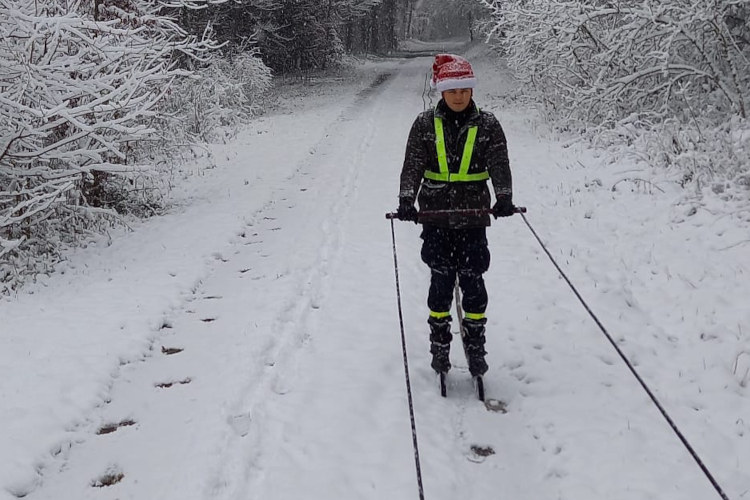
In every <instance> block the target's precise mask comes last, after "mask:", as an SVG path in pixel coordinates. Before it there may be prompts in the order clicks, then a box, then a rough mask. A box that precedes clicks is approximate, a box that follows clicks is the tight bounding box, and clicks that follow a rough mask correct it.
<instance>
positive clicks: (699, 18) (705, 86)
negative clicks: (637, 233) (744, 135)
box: [479, 0, 750, 173]
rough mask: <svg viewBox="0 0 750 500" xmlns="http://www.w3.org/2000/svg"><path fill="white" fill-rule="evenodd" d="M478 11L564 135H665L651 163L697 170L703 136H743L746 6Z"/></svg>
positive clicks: (703, 2) (632, 1)
mask: <svg viewBox="0 0 750 500" xmlns="http://www.w3.org/2000/svg"><path fill="white" fill-rule="evenodd" d="M479 1H481V2H482V3H483V4H484V5H485V6H487V7H489V8H491V9H492V11H493V14H494V17H493V22H492V24H491V25H490V31H491V35H493V37H494V40H495V41H496V43H498V44H499V45H501V46H502V48H503V49H504V51H505V53H506V54H507V57H508V61H509V63H510V66H511V67H512V68H513V69H514V70H515V72H516V75H517V76H518V77H519V79H520V80H521V81H522V82H524V83H525V84H526V88H527V90H528V91H529V92H530V93H532V94H533V95H535V96H536V97H538V98H539V99H540V100H541V101H542V102H543V103H544V104H545V109H546V110H547V112H548V114H549V116H550V117H551V118H553V119H554V120H556V122H557V123H562V124H563V125H564V126H565V127H567V128H568V129H572V130H581V131H586V130H591V129H592V128H593V127H596V129H597V133H598V134H599V135H601V132H614V134H612V133H610V134H608V137H613V135H619V136H620V137H621V138H622V139H623V140H624V141H630V142H632V141H635V140H636V138H638V137H641V138H642V134H641V132H643V131H649V132H652V131H656V130H659V131H662V132H667V134H666V135H665V134H662V135H661V136H659V139H657V140H654V141H652V144H651V145H649V147H648V149H649V156H650V158H649V159H650V161H653V162H656V163H664V164H671V163H674V162H677V163H689V162H693V163H695V164H698V163H701V162H700V161H696V160H695V159H696V153H699V152H700V150H701V148H703V149H705V148H706V144H708V143H711V144H712V145H714V144H716V142H715V141H712V140H709V139H710V138H709V137H708V136H707V134H708V133H709V128H712V127H713V128H715V127H719V128H720V129H722V131H718V132H715V134H714V135H713V136H712V137H714V138H717V137H719V136H721V135H723V134H726V130H725V129H726V127H727V126H730V128H731V127H734V126H735V125H736V126H739V127H744V126H746V123H747V122H746V120H747V118H748V113H750V43H748V40H750V24H748V20H749V19H750V18H749V17H748V10H749V8H750V0H620V1H618V2H611V1H608V0H502V1H501V0H479ZM732 117H735V119H734V121H732ZM731 123H734V124H735V125H728V124H731ZM743 124H745V125H743ZM651 137H652V138H653V137H656V136H651ZM659 142H661V144H657V143H659ZM704 152H705V153H707V151H704ZM731 154H733V153H730V152H727V155H730V156H731ZM703 158H705V161H704V162H703V163H704V167H705V169H706V170H712V169H713V166H712V165H711V164H710V158H708V156H707V155H705V154H704V155H703ZM731 163H732V165H734V169H735V170H737V169H738V168H740V163H741V162H737V161H733V162H731ZM722 168H723V167H722ZM745 168H746V167H745ZM735 173H736V172H735Z"/></svg>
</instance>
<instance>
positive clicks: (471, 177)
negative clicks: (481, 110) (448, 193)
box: [424, 116, 490, 182]
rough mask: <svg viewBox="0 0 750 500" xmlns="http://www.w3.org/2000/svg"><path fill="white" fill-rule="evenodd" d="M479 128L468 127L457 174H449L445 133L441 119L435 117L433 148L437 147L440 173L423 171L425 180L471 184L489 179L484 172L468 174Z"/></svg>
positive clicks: (488, 175) (487, 174)
mask: <svg viewBox="0 0 750 500" xmlns="http://www.w3.org/2000/svg"><path fill="white" fill-rule="evenodd" d="M478 129H479V127H477V126H473V127H469V134H468V135H467V136H466V144H464V154H463V157H462V158H461V167H460V168H459V169H458V173H457V174H452V173H450V170H449V169H448V153H447V152H446V150H445V133H444V131H443V119H442V118H440V117H437V116H436V117H435V146H436V147H437V157H438V165H440V172H439V173H438V172H433V171H432V170H425V173H424V176H425V178H426V179H430V180H433V181H443V182H472V181H486V180H487V179H489V178H490V174H489V172H487V171H486V170H485V171H484V172H480V173H478V174H470V173H469V167H470V166H471V156H472V154H473V153H474V142H475V141H476V139H477V130H478Z"/></svg>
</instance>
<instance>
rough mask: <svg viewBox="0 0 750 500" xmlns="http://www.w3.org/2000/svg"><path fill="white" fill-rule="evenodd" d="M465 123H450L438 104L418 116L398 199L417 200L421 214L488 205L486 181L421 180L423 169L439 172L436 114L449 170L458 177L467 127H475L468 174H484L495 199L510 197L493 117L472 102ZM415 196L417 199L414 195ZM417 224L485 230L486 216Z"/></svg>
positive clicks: (506, 165)
mask: <svg viewBox="0 0 750 500" xmlns="http://www.w3.org/2000/svg"><path fill="white" fill-rule="evenodd" d="M465 113H466V114H465V120H464V121H465V123H463V124H460V123H459V122H458V121H457V120H455V119H453V120H451V119H449V118H450V117H451V116H454V117H455V114H454V113H451V111H450V109H449V108H448V106H447V104H445V102H444V101H443V100H441V101H440V102H439V103H438V105H437V107H436V108H435V109H431V110H429V111H425V112H423V113H421V114H420V115H419V116H418V117H417V119H416V120H415V121H414V124H413V125H412V127H411V132H410V133H409V140H408V142H407V144H406V155H405V158H404V166H403V168H402V170H401V191H400V193H399V197H401V198H407V199H410V200H412V201H414V200H417V201H418V202H419V209H420V211H433V210H460V209H481V208H489V207H490V192H489V189H488V187H487V181H474V182H442V181H434V180H430V179H425V177H424V173H425V170H428V169H429V170H432V171H434V172H439V171H440V167H439V165H438V158H437V148H436V145H435V122H434V119H435V116H438V117H440V118H442V119H443V129H444V135H445V148H446V153H447V156H448V168H449V170H450V172H451V173H457V172H458V169H459V167H460V164H461V157H462V156H463V151H464V144H465V143H466V137H467V134H468V130H469V127H471V126H474V125H476V126H477V127H478V130H477V137H476V142H475V144H474V152H473V155H472V158H471V165H470V167H469V173H478V172H483V171H487V172H489V175H490V180H491V181H492V186H493V188H494V192H495V196H496V197H499V196H512V194H513V191H512V182H511V181H512V179H511V173H510V163H509V161H508V147H507V143H506V140H505V133H504V132H503V128H502V127H501V126H500V122H498V121H497V118H495V115H493V114H492V113H489V112H487V111H480V110H479V109H478V108H477V107H476V105H475V104H474V102H473V101H472V102H471V104H470V107H469V109H468V111H467V112H465ZM417 195H418V197H417ZM420 221H421V222H424V223H426V224H431V225H435V226H441V227H450V228H462V227H485V226H489V225H490V218H489V216H476V217H474V216H472V217H466V216H455V215H451V216H449V217H446V216H441V217H437V218H435V217H433V218H420Z"/></svg>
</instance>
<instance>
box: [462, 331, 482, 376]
mask: <svg viewBox="0 0 750 500" xmlns="http://www.w3.org/2000/svg"><path fill="white" fill-rule="evenodd" d="M486 323H487V318H482V319H468V318H464V320H463V323H462V325H463V328H464V336H463V342H464V351H465V352H466V361H467V362H468V363H469V372H470V373H471V375H472V376H473V377H477V376H480V375H484V374H485V373H486V372H487V368H488V367H487V362H486V361H485V359H484V356H485V355H486V354H487V352H486V351H485V350H484V340H485V337H484V330H485V329H484V325H485V324H486Z"/></svg>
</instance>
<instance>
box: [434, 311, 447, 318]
mask: <svg viewBox="0 0 750 500" xmlns="http://www.w3.org/2000/svg"><path fill="white" fill-rule="evenodd" d="M450 315H451V313H450V311H448V312H435V311H430V318H436V319H442V318H447V317H448V316H450Z"/></svg>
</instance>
